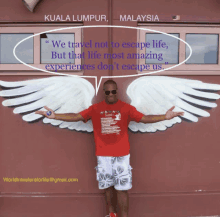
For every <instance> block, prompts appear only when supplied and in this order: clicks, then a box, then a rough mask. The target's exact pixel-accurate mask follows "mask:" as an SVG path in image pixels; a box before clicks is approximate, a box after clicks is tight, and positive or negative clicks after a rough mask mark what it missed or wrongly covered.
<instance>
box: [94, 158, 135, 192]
mask: <svg viewBox="0 0 220 217" xmlns="http://www.w3.org/2000/svg"><path fill="white" fill-rule="evenodd" d="M97 163H98V165H97V166H96V167H95V169H96V179H97V181H98V182H99V189H106V188H109V187H111V186H114V188H115V189H116V190H122V191H123V190H129V189H131V188H132V172H131V170H132V169H133V168H132V167H131V166H130V154H128V155H125V156H121V157H105V156H97Z"/></svg>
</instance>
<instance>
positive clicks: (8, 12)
mask: <svg viewBox="0 0 220 217" xmlns="http://www.w3.org/2000/svg"><path fill="white" fill-rule="evenodd" d="M110 3H111V2H108V1H100V0H99V1H98V0H96V1H86V0H82V1H71V0H64V1H58V0H54V1H42V2H41V3H40V4H39V5H38V6H37V7H36V11H35V13H31V12H29V11H28V10H27V9H26V8H25V7H24V6H23V4H22V3H21V1H15V0H7V1H4V3H3V4H2V5H1V8H0V22H2V23H11V22H12V23H17V22H25V23H30V22H31V23H32V22H33V23H38V22H44V15H45V14H52V15H53V14H57V15H59V14H60V15H61V14H62V15H67V14H70V15H72V14H75V15H76V14H106V15H109V8H108V5H111V4H110ZM219 10H220V3H219V2H218V1H216V0H210V1H208V0H200V1H189V0H186V1H180V0H178V1H177V0H175V1H174V0H172V1H171V0H170V1H162V0H158V1H142V0H140V1H133V0H126V1H124V0H120V1H112V12H111V13H112V24H113V25H129V26H137V23H136V22H123V23H121V22H119V15H120V14H127V15H128V14H133V15H134V16H136V15H138V14H152V15H156V14H157V15H158V16H159V19H160V22H173V21H172V17H171V16H172V15H180V16H181V20H180V21H178V22H187V23H195V22H204V23H207V25H208V24H209V23H218V22H219V21H220V15H219ZM99 24H103V25H107V23H106V22H103V23H99ZM84 25H97V23H96V22H85V23H84ZM109 31H110V30H109V29H102V30H101V29H99V30H95V29H86V30H85V31H84V39H85V41H86V40H88V39H92V40H96V41H99V40H100V41H104V40H109V33H111V32H109ZM112 36H113V40H114V41H121V40H131V41H136V40H137V38H136V32H134V31H132V30H125V29H113V30H112ZM103 52H106V51H104V50H103ZM113 52H114V51H113ZM86 61H87V63H90V62H93V61H89V60H86ZM106 61H107V60H106ZM124 61H125V62H126V61H127V60H124ZM97 62H98V61H97ZM97 62H95V63H96V64H97ZM210 70H211V69H210ZM109 73H110V72H106V71H99V72H97V71H86V72H85V74H86V75H94V74H96V75H98V76H101V75H108V74H109ZM112 73H113V75H117V73H118V72H116V71H113V72H112ZM122 73H127V72H122ZM129 73H133V72H132V71H130V72H129ZM189 73H190V72H189ZM42 77H45V76H33V75H27V76H21V75H20V76H19V74H18V75H13V76H11V75H1V72H0V80H4V81H21V80H27V79H34V78H42ZM175 77H180V78H190V79H196V80H201V81H203V82H209V83H216V84H220V78H219V76H217V75H216V76H209V75H203V76H201V75H200V76H190V75H188V76H183V75H182V76H175ZM88 80H89V81H90V82H91V83H92V84H94V81H93V80H92V79H88ZM133 80H134V78H126V79H124V78H118V79H116V82H117V83H118V87H119V98H120V99H121V100H124V101H126V102H129V98H128V97H127V95H126V89H127V87H128V85H129V84H130V83H131V82H132V81H133ZM3 100H4V99H3V98H0V103H1V102H2V101H3ZM101 100H103V95H102V92H101V91H100V92H99V94H98V96H97V97H96V98H95V99H94V100H93V103H95V102H99V101H101ZM216 103H217V104H218V107H217V108H213V109H211V110H207V111H208V112H209V113H210V115H211V116H210V117H208V118H199V121H198V122H197V123H191V122H187V121H183V122H182V123H181V124H176V125H175V126H173V127H171V128H170V129H167V130H166V131H164V132H157V133H132V132H130V131H129V137H130V144H131V150H130V153H131V166H132V167H133V170H132V172H133V188H132V189H131V190H130V191H129V196H130V214H129V216H135V217H150V216H155V217H158V216H167V217H168V216H169V217H176V216H178V217H179V216H183V217H186V216H199V215H200V216H206V215H217V214H219V213H220V206H219V201H220V194H219V190H220V189H219V188H220V187H219V182H220V173H219V167H220V164H219V163H220V160H219V151H220V147H219V143H220V139H219V132H218V129H219V127H220V118H219V117H220V109H219V107H220V101H219V100H218V101H216ZM12 110H13V108H7V107H3V106H0V117H1V118H0V120H1V124H0V144H1V145H0V153H1V157H0V165H1V170H0V178H1V177H24V178H26V177H33V178H35V177H57V178H62V177H71V178H78V182H73V183H56V184H55V183H45V182H43V183H39V182H36V183H15V182H11V183H8V182H4V181H3V179H2V178H1V179H0V191H1V199H0V200H1V205H0V206H1V207H0V216H10V217H11V216H12V217H14V216H19V217H21V216H45V217H46V216H57V217H58V216H81V217H90V216H100V217H101V216H104V215H105V201H104V194H103V193H104V191H101V190H99V189H98V183H97V181H96V174H95V169H94V167H95V166H96V165H97V162H96V156H95V143H94V140H93V134H90V133H82V132H76V131H70V130H67V129H60V128H58V127H54V126H52V125H49V124H44V123H43V122H42V121H38V122H37V123H32V124H30V123H27V122H24V121H23V120H22V119H21V115H19V114H16V115H15V114H13V112H12ZM30 195H33V196H37V195H40V196H42V197H31V196H30ZM43 196H45V197H43ZM24 204H25V205H26V206H24ZM85 207H87V208H86V209H85Z"/></svg>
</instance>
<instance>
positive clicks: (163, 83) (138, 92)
mask: <svg viewBox="0 0 220 217" xmlns="http://www.w3.org/2000/svg"><path fill="white" fill-rule="evenodd" d="M195 89H199V90H195ZM200 90H212V91H215V90H220V85H218V84H208V83H203V82H202V81H198V80H190V79H182V78H173V77H166V76H145V77H141V78H138V79H136V80H135V81H133V82H132V83H131V84H130V85H129V87H128V89H127V94H128V96H129V97H130V98H131V105H133V106H134V107H136V109H137V110H138V111H140V112H142V113H143V114H145V115H157V114H165V113H166V111H167V110H168V109H170V108H171V107H172V106H175V109H174V110H173V111H175V112H182V111H183V112H184V115H183V117H184V118H186V119H188V120H190V121H193V122H197V121H198V118H197V117H196V116H195V115H199V116H202V117H209V116H210V114H209V113H208V112H207V111H204V110H202V109H200V108H197V107H195V106H192V105H191V104H189V103H193V104H195V105H199V106H204V107H210V108H213V107H216V106H217V104H216V103H212V102H207V101H205V100H200V99H196V98H193V97H191V96H188V95H192V96H196V97H201V98H206V99H219V98H220V95H219V94H216V93H208V92H204V91H200ZM187 94H188V95H187ZM186 101H187V102H189V103H187V102H186ZM193 114H195V115H193ZM181 121H182V120H181V118H179V117H174V118H172V119H171V120H165V121H160V122H157V123H148V124H144V123H137V122H134V121H131V122H130V124H129V129H130V130H132V131H134V132H137V131H141V132H156V131H157V130H160V131H163V130H166V129H167V127H171V126H172V125H174V124H176V123H180V122H181Z"/></svg>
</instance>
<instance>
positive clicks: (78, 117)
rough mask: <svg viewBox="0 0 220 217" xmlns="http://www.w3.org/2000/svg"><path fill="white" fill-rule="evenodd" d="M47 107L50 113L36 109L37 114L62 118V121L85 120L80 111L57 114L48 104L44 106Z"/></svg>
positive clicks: (51, 117)
mask: <svg viewBox="0 0 220 217" xmlns="http://www.w3.org/2000/svg"><path fill="white" fill-rule="evenodd" d="M44 108H45V109H47V110H48V111H50V112H51V114H50V115H48V114H47V112H48V111H36V112H35V113H36V114H40V115H44V116H45V117H47V118H49V119H56V120H61V121H67V122H68V121H69V122H74V121H84V122H85V119H84V118H83V116H82V115H81V114H79V113H64V114H56V113H55V112H54V111H53V110H52V109H50V108H48V107H47V106H44Z"/></svg>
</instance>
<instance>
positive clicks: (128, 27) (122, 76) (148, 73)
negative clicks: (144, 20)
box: [13, 25, 192, 95]
mask: <svg viewBox="0 0 220 217" xmlns="http://www.w3.org/2000/svg"><path fill="white" fill-rule="evenodd" d="M95 27H113V28H126V29H140V30H145V31H153V32H159V33H162V34H164V35H168V36H171V37H173V38H176V39H178V40H180V41H182V42H184V43H185V44H186V45H187V46H188V47H189V50H190V54H189V56H188V58H186V59H185V60H184V61H183V62H181V63H179V64H177V65H174V66H171V67H169V68H167V69H162V70H159V71H154V72H146V73H141V74H135V75H119V76H101V78H100V80H99V84H98V85H97V76H83V75H82V76H81V75H69V74H68V75H66V74H63V73H57V72H50V71H47V70H43V69H39V68H37V67H34V66H30V65H29V64H26V63H24V62H23V61H21V60H20V59H19V58H18V57H17V56H16V54H15V50H16V48H17V46H18V45H19V44H21V43H22V42H23V41H25V40H27V39H29V38H32V37H35V36H37V35H40V34H43V33H48V32H56V31H59V30H65V29H75V28H95ZM13 55H14V57H15V58H16V59H17V60H18V61H19V62H20V63H22V64H24V65H26V66H28V67H30V68H33V69H37V70H39V71H43V72H48V73H51V74H56V75H65V76H73V77H82V78H95V89H96V91H95V92H96V95H97V93H98V90H99V87H100V84H101V81H102V78H124V77H137V76H142V75H150V74H155V73H157V72H162V71H166V70H169V69H172V68H175V67H177V66H179V65H181V64H183V63H185V62H186V61H187V60H188V59H189V58H190V57H191V55H192V48H191V46H190V45H189V44H188V43H187V42H186V41H184V40H183V39H181V38H178V37H176V36H173V35H170V34H168V33H165V32H161V31H158V30H153V29H146V28H140V27H133V26H115V25H98V26H96V25H91V26H74V27H65V28H59V29H53V30H48V31H45V32H40V33H37V34H34V35H31V36H28V37H27V38H24V39H23V40H21V41H19V42H18V43H17V44H16V45H15V47H14V49H13Z"/></svg>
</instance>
